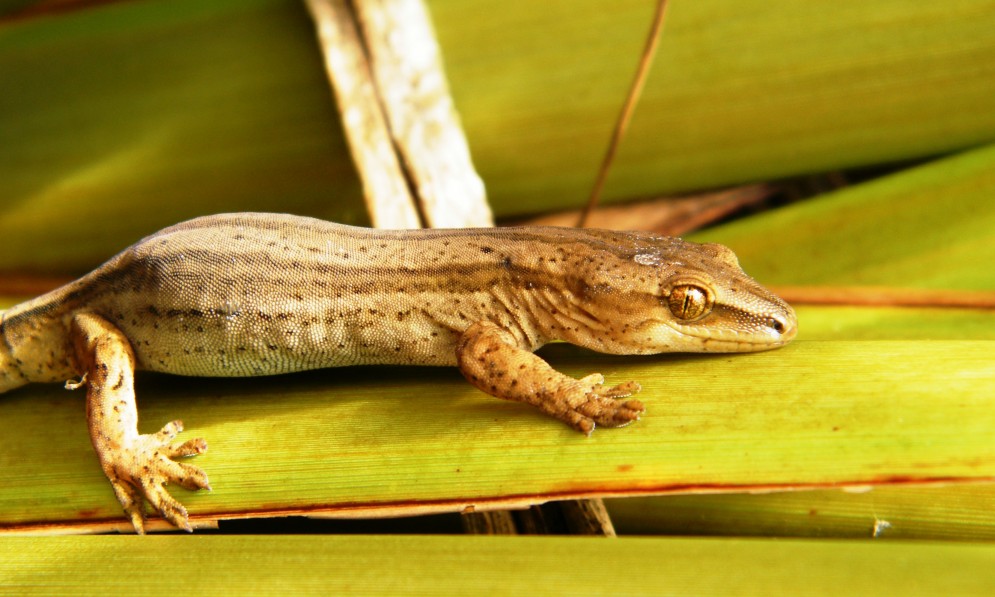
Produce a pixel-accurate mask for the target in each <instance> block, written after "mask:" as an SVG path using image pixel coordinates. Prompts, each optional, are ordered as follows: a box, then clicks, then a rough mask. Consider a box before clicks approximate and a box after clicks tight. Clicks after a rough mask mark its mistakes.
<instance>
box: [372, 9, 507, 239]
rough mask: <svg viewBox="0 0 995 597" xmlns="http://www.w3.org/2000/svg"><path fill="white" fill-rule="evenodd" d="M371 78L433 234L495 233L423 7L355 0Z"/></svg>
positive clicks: (481, 183)
mask: <svg viewBox="0 0 995 597" xmlns="http://www.w3.org/2000/svg"><path fill="white" fill-rule="evenodd" d="M354 4H355V9H356V15H357V18H358V20H359V23H360V26H361V28H362V30H363V35H364V39H365V41H366V46H367V50H368V52H369V56H370V64H371V66H372V70H373V76H374V79H375V80H376V82H377V86H378V90H379V93H380V98H381V101H382V102H383V105H384V109H385V111H386V113H387V118H388V121H389V123H390V128H391V132H392V134H393V137H394V140H395V143H396V144H397V148H398V150H399V151H400V153H401V156H402V158H403V159H404V163H405V166H406V167H407V171H408V174H409V176H410V179H411V181H412V185H413V186H414V188H415V191H416V194H417V196H418V200H419V203H420V207H421V210H422V215H423V216H424V218H425V221H426V223H427V224H428V225H429V226H431V227H434V228H448V227H468V226H492V225H493V217H492V215H491V210H490V208H489V207H488V205H487V197H486V193H485V191H484V183H483V181H482V180H481V179H480V176H479V175H478V174H477V173H476V171H475V170H474V167H473V162H472V160H471V159H470V150H469V147H468V145H467V142H466V138H465V136H464V135H463V130H462V128H461V126H460V123H459V117H458V115H457V114H456V110H455V108H454V106H453V101H452V98H451V97H450V95H449V87H448V84H447V83H446V77H445V73H444V72H443V69H442V60H441V54H440V50H439V46H438V44H437V43H436V40H435V33H434V31H433V29H432V24H431V21H430V20H429V15H428V10H427V9H426V8H425V5H424V4H423V2H422V0H356V1H355V3H354Z"/></svg>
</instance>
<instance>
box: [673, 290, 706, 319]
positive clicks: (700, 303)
mask: <svg viewBox="0 0 995 597" xmlns="http://www.w3.org/2000/svg"><path fill="white" fill-rule="evenodd" d="M714 302H715V301H714V299H713V298H712V294H711V293H710V292H708V291H707V290H706V289H705V288H702V287H701V286H698V285H696V284H678V285H677V286H674V287H673V288H672V289H671V290H670V296H669V297H667V306H668V307H670V312H671V313H673V314H674V317H676V318H677V319H680V320H681V321H693V320H695V319H700V318H702V317H704V316H705V315H708V313H710V312H711V310H712V305H713V304H714Z"/></svg>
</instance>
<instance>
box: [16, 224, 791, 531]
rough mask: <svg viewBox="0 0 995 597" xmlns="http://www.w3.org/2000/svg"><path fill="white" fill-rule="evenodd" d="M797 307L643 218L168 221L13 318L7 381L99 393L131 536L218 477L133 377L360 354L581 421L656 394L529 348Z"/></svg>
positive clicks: (640, 340)
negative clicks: (552, 222)
mask: <svg viewBox="0 0 995 597" xmlns="http://www.w3.org/2000/svg"><path fill="white" fill-rule="evenodd" d="M796 331H797V319H796V317H795V313H794V311H793V310H792V308H791V307H790V306H789V305H788V304H787V303H785V302H784V301H783V300H781V299H780V298H779V297H777V296H776V295H774V294H773V293H771V292H770V291H768V290H767V289H766V288H764V287H763V286H761V285H760V284H758V283H757V282H755V281H754V280H753V279H752V278H750V277H748V276H747V275H746V274H745V273H744V272H743V270H742V269H741V268H740V266H739V263H738V260H737V258H736V256H735V254H734V253H733V252H732V250H730V249H729V248H727V247H725V246H723V245H718V244H696V243H691V242H686V241H684V240H681V239H679V238H674V237H668V236H660V235H655V234H651V233H643V232H616V231H608V230H594V229H578V228H556V227H518V228H468V229H453V230H443V229H426V230H377V229H369V228H360V227H353V226H346V225H342V224H335V223H331V222H326V221H323V220H318V219H313V218H307V217H301V216H292V215H283V214H261V213H237V214H221V215H214V216H205V217H200V218H196V219H193V220H190V221H187V222H184V223H180V224H177V225H175V226H171V227H169V228H165V229H163V230H161V231H159V232H156V233H154V234H152V235H151V236H148V237H146V238H144V239H142V240H140V241H138V242H137V243H135V244H134V245H132V246H131V247H129V248H127V249H125V250H124V251H122V252H121V253H119V254H117V255H116V256H114V257H113V258H111V259H110V260H109V261H107V262H106V263H105V264H103V265H102V266H100V267H98V268H97V269H96V270H94V271H93V272H91V273H89V274H87V275H85V276H83V277H82V278H79V279H78V280H76V281H73V282H70V283H68V284H66V285H65V286H62V287H61V288H57V289H55V290H53V291H51V292H49V293H47V294H45V295H42V296H40V297H38V298H35V299H32V300H29V301H27V302H24V303H21V304H19V305H16V306H13V307H11V308H9V309H7V310H5V311H2V312H0V336H2V342H0V393H2V392H6V391H8V390H12V389H14V388H17V387H20V386H22V385H25V384H27V383H32V382H62V381H65V380H67V379H69V380H70V381H66V382H65V383H66V387H67V388H69V389H75V388H79V387H85V389H86V400H85V401H86V416H87V423H88V426H89V432H90V439H91V443H92V444H93V447H94V450H95V451H96V453H97V456H98V459H99V461H100V465H101V468H102V469H103V471H104V473H105V474H106V476H107V478H108V479H109V480H110V483H111V486H112V488H113V490H114V493H115V495H116V497H117V499H118V501H119V502H120V503H121V506H122V508H123V509H124V512H125V514H126V515H127V516H128V518H129V519H130V520H131V523H132V525H133V526H134V528H135V531H136V532H137V533H139V534H141V533H144V528H145V527H144V524H145V516H146V512H145V511H146V506H145V504H146V503H148V504H150V505H151V507H152V508H153V509H154V510H155V511H157V512H158V513H159V514H160V515H161V516H163V517H164V518H165V519H166V520H168V521H169V522H171V523H172V524H173V525H175V526H176V527H178V528H181V529H185V530H187V531H190V530H191V526H190V523H189V517H188V514H187V511H186V509H185V508H184V506H183V505H182V504H181V503H180V502H179V501H178V500H176V499H175V498H174V497H173V496H172V495H171V494H170V493H169V492H168V491H167V489H166V485H168V484H175V485H179V486H181V487H184V488H187V489H191V490H196V489H210V485H209V483H208V478H207V475H206V473H205V472H204V471H203V470H201V469H200V468H198V467H196V466H194V465H192V464H189V463H187V462H181V461H180V460H179V459H181V458H183V457H187V456H194V455H197V454H201V453H203V452H205V451H206V450H207V443H206V441H205V440H203V439H201V438H198V439H192V440H188V441H185V442H183V443H180V444H178V445H177V443H176V442H175V439H176V436H177V434H178V433H180V432H181V431H182V430H183V423H182V422H181V421H180V420H175V421H172V422H170V423H168V424H166V425H165V426H164V427H162V429H161V430H160V431H158V432H156V433H151V434H140V433H139V432H138V412H137V406H136V401H135V384H134V372H135V371H136V370H147V371H156V372H163V373H170V374H175V375H186V376H209V377H242V376H259V375H275V374H282V373H291V372H296V371H304V370H310V369H318V368H326V367H340V366H347V365H362V364H382V365H438V366H457V367H458V368H459V369H460V371H461V372H462V373H463V375H464V376H465V377H466V379H467V380H468V381H469V382H470V383H471V384H472V385H473V386H475V387H477V388H479V389H480V390H482V391H483V392H486V393H487V394H491V395H493V396H496V397H498V398H504V399H507V400H513V401H519V402H524V403H527V404H530V405H532V406H533V407H535V408H537V409H539V410H540V411H542V412H544V413H546V414H548V415H551V416H553V417H555V418H556V419H559V420H561V421H563V422H564V423H566V424H567V425H569V426H570V427H572V428H574V429H576V430H578V431H580V432H581V433H584V434H590V433H591V432H592V431H593V430H594V429H595V426H597V425H600V426H604V427H619V426H623V425H627V424H629V423H631V422H633V421H636V420H637V419H639V417H640V416H641V415H642V414H643V413H644V411H645V407H644V405H643V403H642V402H641V401H639V400H636V399H632V398H630V396H631V395H632V394H635V393H636V392H638V391H639V390H640V386H639V384H638V383H636V382H634V381H628V382H623V383H620V384H618V385H614V386H606V385H605V384H604V378H603V376H602V375H600V374H597V373H595V374H591V375H588V376H586V377H583V378H580V379H576V378H573V377H569V376H567V375H564V374H562V373H560V372H558V371H556V370H555V369H553V368H552V367H551V366H550V365H549V364H548V363H546V362H545V361H544V360H543V359H542V358H541V357H539V356H537V355H535V354H533V352H534V351H535V350H536V349H538V348H539V347H541V346H542V345H544V344H546V343H548V342H551V341H566V342H569V343H572V344H575V345H578V346H581V347H584V348H588V349H591V350H594V351H598V352H602V353H609V354H657V353H668V352H748V351H758V350H765V349H770V348H776V347H778V346H782V345H784V344H786V343H787V342H789V341H790V340H791V339H792V338H793V337H794V336H795V334H796Z"/></svg>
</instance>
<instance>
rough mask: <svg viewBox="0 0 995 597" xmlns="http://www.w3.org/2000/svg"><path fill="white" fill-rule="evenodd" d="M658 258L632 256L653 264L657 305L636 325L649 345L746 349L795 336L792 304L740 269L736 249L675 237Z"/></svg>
mask: <svg viewBox="0 0 995 597" xmlns="http://www.w3.org/2000/svg"><path fill="white" fill-rule="evenodd" d="M674 240H676V242H675V243H673V244H672V246H671V249H672V251H671V252H670V253H677V255H674V254H671V255H668V258H667V259H666V260H665V261H663V260H661V259H660V254H659V253H653V252H644V253H637V254H636V255H635V256H634V261H636V262H637V263H639V262H641V261H642V262H645V264H646V265H649V266H651V267H655V268H657V274H658V275H657V277H656V280H657V285H656V288H655V289H653V288H647V289H646V291H649V292H650V293H653V294H654V298H655V299H656V300H657V302H658V304H659V306H658V307H657V308H656V309H654V310H653V313H652V315H651V317H649V318H647V319H645V320H644V321H643V322H641V323H640V324H637V326H636V327H637V329H639V331H640V332H641V333H638V334H637V336H642V337H643V338H644V339H645V342H646V344H647V345H648V346H651V347H653V348H654V351H655V352H657V351H661V352H662V351H668V352H669V351H675V352H752V351H758V350H767V349H770V348H777V347H778V346H783V345H784V344H787V343H788V342H790V341H791V339H792V338H794V337H795V334H796V333H797V331H798V320H797V317H796V316H795V311H794V309H792V308H791V306H790V305H788V304H787V303H786V302H784V301H783V300H782V299H781V298H780V297H778V296H776V295H775V294H774V293H772V292H771V291H769V290H767V289H766V288H765V287H763V286H762V285H760V284H759V283H757V282H756V281H755V280H754V279H753V278H751V277H749V276H748V275H746V273H745V272H744V271H743V270H742V268H741V267H740V265H739V260H738V259H737V258H736V255H735V254H734V253H733V252H732V250H731V249H729V248H728V247H726V246H723V245H719V244H696V243H689V242H685V241H681V240H677V239H674Z"/></svg>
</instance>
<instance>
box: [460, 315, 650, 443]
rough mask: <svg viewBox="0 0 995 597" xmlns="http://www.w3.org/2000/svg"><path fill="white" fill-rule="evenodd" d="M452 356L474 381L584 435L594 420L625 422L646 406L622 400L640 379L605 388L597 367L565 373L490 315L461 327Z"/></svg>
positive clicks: (604, 423) (606, 424)
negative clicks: (575, 375) (522, 345)
mask: <svg viewBox="0 0 995 597" xmlns="http://www.w3.org/2000/svg"><path fill="white" fill-rule="evenodd" d="M456 360H457V363H459V367H460V371H462V372H463V375H464V376H466V378H467V380H469V381H470V383H472V384H473V385H474V386H476V387H478V388H480V389H481V390H483V391H485V392H487V393H488V394H491V395H492V396H497V397H498V398H504V399H505V400H517V401H520V402H525V403H527V404H531V405H533V406H535V407H536V408H538V409H539V410H541V411H542V412H544V413H546V414H548V415H552V416H554V417H556V418H557V419H559V420H561V421H563V422H564V423H566V424H567V425H570V426H571V427H573V428H574V429H576V430H577V431H580V432H581V433H584V434H587V435H590V434H591V432H592V431H594V427H595V426H596V425H602V426H604V427H621V426H623V425H628V424H629V423H631V422H633V421H636V420H638V419H639V417H640V416H641V415H642V414H643V413H644V412H645V411H646V407H644V406H643V403H642V402H640V401H639V400H626V401H624V402H623V401H622V400H621V399H622V398H625V397H627V396H631V395H632V394H635V393H636V392H638V391H639V390H640V387H639V384H638V383H636V382H634V381H629V382H625V383H622V384H619V385H617V386H611V387H608V388H606V387H605V386H604V385H603V384H604V381H605V378H604V377H603V376H602V375H601V374H599V373H595V374H593V375H588V376H587V377H584V378H581V379H574V378H572V377H570V376H568V375H564V374H562V373H560V372H559V371H556V370H555V369H553V368H552V367H550V366H549V363H547V362H545V361H543V360H542V359H540V358H539V357H537V356H536V355H534V354H532V353H531V352H529V351H527V350H523V349H522V348H520V347H519V346H517V340H516V339H515V337H514V336H513V335H512V334H511V333H509V332H508V331H507V330H505V329H503V328H501V327H500V326H498V325H497V324H495V323H492V322H489V321H481V322H477V323H475V324H473V325H472V326H470V327H469V328H467V330H466V331H465V332H463V335H462V337H461V338H460V342H459V345H458V346H457V349H456Z"/></svg>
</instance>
